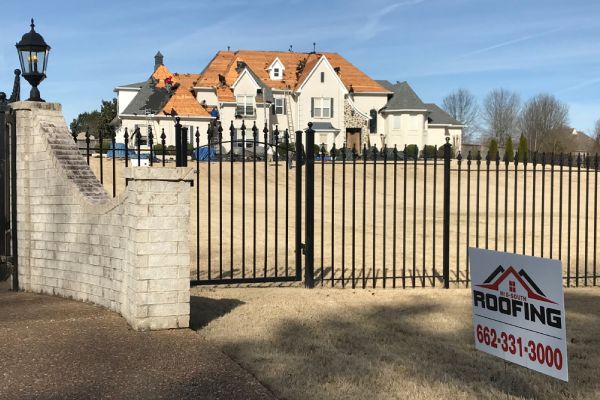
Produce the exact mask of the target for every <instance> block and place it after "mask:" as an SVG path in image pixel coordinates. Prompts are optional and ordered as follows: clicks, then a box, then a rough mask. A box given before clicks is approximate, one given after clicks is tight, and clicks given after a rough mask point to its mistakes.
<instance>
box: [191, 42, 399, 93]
mask: <svg viewBox="0 0 600 400" xmlns="http://www.w3.org/2000/svg"><path fill="white" fill-rule="evenodd" d="M322 56H325V57H326V58H327V60H328V61H329V63H330V64H331V65H332V67H333V68H339V76H340V79H341V81H342V82H343V83H344V85H345V86H346V89H350V87H352V89H353V90H354V92H357V93H360V92H375V93H387V92H388V90H387V89H386V88H384V87H382V86H381V85H380V84H379V83H377V82H376V81H374V80H373V79H371V78H369V77H368V76H367V75H366V74H365V73H364V72H362V71H360V70H359V69H358V68H356V67H355V66H354V65H352V64H351V63H350V62H348V61H347V60H346V59H345V58H343V57H342V56H340V55H339V54H337V53H295V52H283V51H255V50H239V51H235V52H233V51H220V52H218V53H217V54H216V55H215V57H214V58H213V59H212V60H211V61H210V63H209V64H208V65H207V66H206V68H205V69H204V71H202V73H201V76H200V79H199V80H198V82H197V83H196V86H198V87H215V88H217V96H218V98H219V100H221V101H233V100H234V96H233V92H232V91H231V89H230V88H229V87H230V85H232V84H233V83H234V82H235V81H236V79H237V78H238V76H239V74H240V73H241V71H242V69H239V68H238V63H243V64H240V65H242V66H246V67H248V69H250V70H251V71H252V72H253V73H254V75H256V76H257V77H258V79H260V80H261V81H262V82H263V83H264V84H265V85H266V86H267V87H269V88H271V89H275V90H293V89H296V88H297V87H298V86H299V85H300V84H301V83H302V82H303V81H304V79H306V77H307V76H308V74H309V73H310V71H311V70H312V69H313V68H314V66H315V65H316V63H317V62H318V61H319V59H320V58H321V57H322ZM275 58H279V60H280V61H281V63H282V64H283V66H284V68H285V71H284V75H283V79H281V80H271V79H270V76H269V72H268V71H267V68H268V67H269V65H271V63H272V62H273V60H275ZM220 76H221V77H222V78H221V79H220V78H219V77H220ZM222 79H224V80H225V82H224V84H223V82H221V80H222Z"/></svg>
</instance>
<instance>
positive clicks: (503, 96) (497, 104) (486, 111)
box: [481, 88, 521, 146]
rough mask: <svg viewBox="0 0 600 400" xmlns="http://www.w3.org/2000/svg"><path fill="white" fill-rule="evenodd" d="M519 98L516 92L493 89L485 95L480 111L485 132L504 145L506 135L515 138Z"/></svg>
mask: <svg viewBox="0 0 600 400" xmlns="http://www.w3.org/2000/svg"><path fill="white" fill-rule="evenodd" d="M520 106H521V100H520V99H519V96H518V95H517V94H516V93H513V92H510V91H508V90H506V89H502V88H500V89H494V90H492V91H491V92H490V93H488V95H487V96H486V97H485V99H484V101H483V109H482V112H481V114H482V115H481V116H482V120H483V122H484V129H485V133H486V135H487V136H488V137H490V138H495V139H496V140H497V141H498V143H499V144H500V145H501V146H504V143H506V139H507V138H508V137H511V138H515V137H516V133H517V132H516V131H517V126H518V121H519V109H520Z"/></svg>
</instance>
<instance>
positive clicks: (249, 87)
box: [231, 68, 260, 95]
mask: <svg viewBox="0 0 600 400" xmlns="http://www.w3.org/2000/svg"><path fill="white" fill-rule="evenodd" d="M231 88H232V89H233V93H234V94H235V95H240V94H246V95H248V94H253V95H256V91H257V90H258V89H260V85H259V84H258V82H257V81H256V79H254V77H253V76H252V74H251V73H250V71H249V70H248V68H245V69H244V71H242V73H241V75H240V76H239V77H238V78H237V80H236V81H235V82H234V84H233V85H231Z"/></svg>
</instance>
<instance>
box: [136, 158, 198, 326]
mask: <svg viewBox="0 0 600 400" xmlns="http://www.w3.org/2000/svg"><path fill="white" fill-rule="evenodd" d="M189 172H190V170H189V169H188V168H130V169H128V170H127V171H126V177H127V179H128V181H129V185H128V187H127V188H128V190H129V191H131V192H132V193H133V196H132V197H131V204H130V205H129V207H128V208H129V212H130V215H132V216H133V217H134V218H133V220H132V225H131V229H132V235H131V238H132V240H131V242H130V251H131V257H132V260H131V265H132V266H133V268H132V269H131V270H130V271H129V276H128V278H129V280H128V281H129V284H128V291H129V292H130V295H129V308H130V312H131V314H132V318H131V319H130V321H129V322H130V324H131V325H132V326H133V327H134V328H135V329H152V330H154V329H168V328H182V327H188V326H189V315H190V250H189V244H188V226H189V220H190V182H191V181H188V180H186V179H185V177H186V175H188V174H189ZM182 228H183V229H182Z"/></svg>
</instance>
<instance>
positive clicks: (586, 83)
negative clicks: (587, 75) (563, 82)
mask: <svg viewBox="0 0 600 400" xmlns="http://www.w3.org/2000/svg"><path fill="white" fill-rule="evenodd" d="M599 83H600V78H593V79H586V80H584V81H581V82H579V83H577V84H575V85H573V86H569V87H566V88H564V89H561V90H559V91H557V92H556V93H564V92H570V91H572V90H579V89H583V88H585V87H588V86H593V85H597V84H599Z"/></svg>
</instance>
